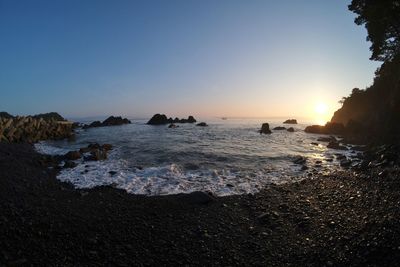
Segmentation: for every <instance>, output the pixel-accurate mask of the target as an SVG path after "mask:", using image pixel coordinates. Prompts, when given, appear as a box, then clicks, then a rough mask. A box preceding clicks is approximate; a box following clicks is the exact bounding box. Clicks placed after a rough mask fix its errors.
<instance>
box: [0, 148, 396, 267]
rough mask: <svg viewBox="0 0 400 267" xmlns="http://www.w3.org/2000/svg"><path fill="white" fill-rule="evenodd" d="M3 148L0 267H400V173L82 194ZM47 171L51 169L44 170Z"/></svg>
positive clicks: (39, 164)
mask: <svg viewBox="0 0 400 267" xmlns="http://www.w3.org/2000/svg"><path fill="white" fill-rule="evenodd" d="M56 166H57V161H56V160H55V159H53V158H51V157H49V156H44V155H40V154H38V153H37V152H35V151H34V149H33V147H32V146H31V145H28V144H7V143H0V211H1V212H0V265H5V266H20V265H22V266H31V265H34V266H49V265H51V266H99V265H112V266H133V265H135V266H149V265H156V266H162V265H169V266H177V265H188V266H200V265H203V266H204V265H207V266H220V265H230V266H250V265H252V266H255V265H257V266H260V265H263V266H398V264H399V263H398V262H399V260H400V224H399V221H400V208H399V207H400V190H399V189H400V180H399V174H400V171H399V169H398V168H397V167H391V168H387V169H385V170H384V171H383V170H382V169H380V168H374V169H369V170H368V172H353V171H338V172H337V173H335V174H332V175H329V176H315V177H310V178H309V179H307V180H303V181H301V182H297V183H291V184H283V185H271V186H270V187H267V188H265V189H264V190H263V191H261V192H259V193H257V194H255V195H235V196H227V197H212V196H209V195H208V194H206V193H199V192H197V193H194V194H189V195H169V196H157V197H146V196H139V195H130V194H127V193H126V192H125V191H123V190H119V189H115V188H112V187H109V186H108V187H97V188H94V189H90V190H77V189H74V188H73V186H72V185H70V184H67V183H63V182H60V181H58V180H57V179H56V175H57V172H58V170H57V168H56ZM49 167H50V168H49Z"/></svg>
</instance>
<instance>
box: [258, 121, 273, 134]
mask: <svg viewBox="0 0 400 267" xmlns="http://www.w3.org/2000/svg"><path fill="white" fill-rule="evenodd" d="M270 133H271V130H270V129H269V124H268V123H263V124H262V125H261V130H260V134H270Z"/></svg>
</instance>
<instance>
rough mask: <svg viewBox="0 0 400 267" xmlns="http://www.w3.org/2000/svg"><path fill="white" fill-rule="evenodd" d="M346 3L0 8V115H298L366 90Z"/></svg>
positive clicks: (360, 44)
mask: <svg viewBox="0 0 400 267" xmlns="http://www.w3.org/2000/svg"><path fill="white" fill-rule="evenodd" d="M348 4H349V1H328V0H314V1H313V0H307V1H306V0H303V1H301V0H292V1H287V0H276V1H268V0H264V1H251V0H250V1H235V0H227V1H224V0H218V1H216V0H212V1H207V0H201V1H200V0H198V1H195V0H182V1H172V0H161V1H152V0H150V1H134V0H129V1H123V0H115V1H114V0H113V1H112V0H108V1H102V0H65V1H61V0H49V1H42V0H34V1H31V0H26V1H20V0H0V96H1V98H0V110H5V111H8V112H10V113H13V114H21V115H23V114H33V113H41V112H49V111H58V112H60V113H61V114H62V115H64V116H67V117H85V116H96V115H108V114H110V115H111V114H114V115H126V116H136V117H144V116H150V115H152V114H154V113H157V112H162V113H167V114H169V115H171V116H183V115H188V114H193V115H196V116H213V115H215V116H286V115H287V116H308V115H310V114H311V113H312V111H310V110H311V109H312V107H313V106H314V105H315V103H319V102H323V103H326V104H327V105H328V106H329V109H330V110H333V109H334V108H337V105H336V103H337V101H338V100H340V98H341V97H342V96H345V95H348V94H349V93H350V91H351V89H352V88H353V87H361V88H363V87H365V86H367V85H369V84H370V83H371V82H372V78H373V73H374V71H375V69H376V68H377V67H378V64H377V63H376V62H371V61H369V60H368V58H369V56H370V52H369V49H368V48H369V43H367V42H366V41H365V38H366V31H365V29H364V28H363V27H359V26H356V25H355V24H354V23H353V19H354V15H353V14H352V13H351V12H349V11H348V10H347V5H348Z"/></svg>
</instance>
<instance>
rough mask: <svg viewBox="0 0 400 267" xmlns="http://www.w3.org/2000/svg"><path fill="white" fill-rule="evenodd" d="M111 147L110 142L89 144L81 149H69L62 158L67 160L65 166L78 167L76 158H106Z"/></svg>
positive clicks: (95, 159) (96, 159)
mask: <svg viewBox="0 0 400 267" xmlns="http://www.w3.org/2000/svg"><path fill="white" fill-rule="evenodd" d="M111 149H112V145H110V144H103V145H100V144H98V143H94V144H89V145H88V146H87V147H82V148H80V149H79V150H75V151H69V152H68V153H66V154H65V155H64V156H62V158H61V160H63V161H65V163H64V166H63V167H64V168H74V167H76V165H77V164H76V163H75V162H74V160H78V159H80V158H82V157H83V159H84V160H85V161H98V160H106V159H107V154H108V151H110V150H111Z"/></svg>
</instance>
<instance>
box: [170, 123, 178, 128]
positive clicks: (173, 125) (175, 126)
mask: <svg viewBox="0 0 400 267" xmlns="http://www.w3.org/2000/svg"><path fill="white" fill-rule="evenodd" d="M178 127H179V126H178V125H176V124H174V123H171V124H170V125H168V128H178Z"/></svg>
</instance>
